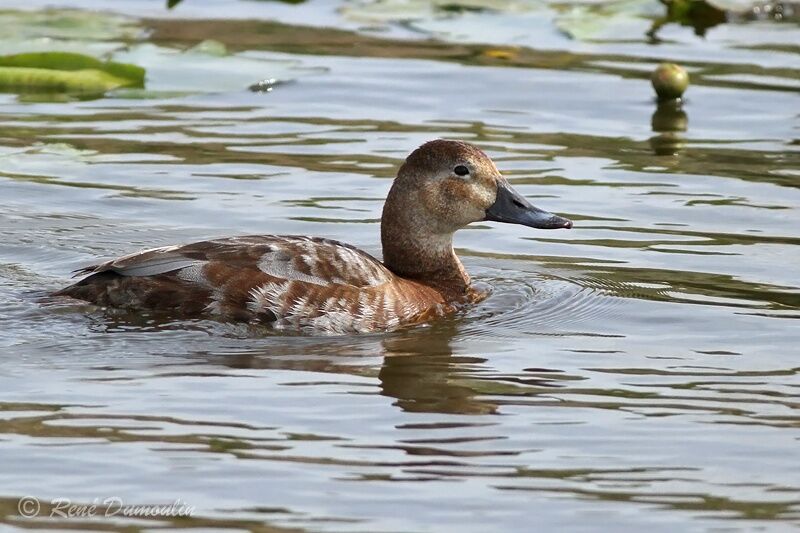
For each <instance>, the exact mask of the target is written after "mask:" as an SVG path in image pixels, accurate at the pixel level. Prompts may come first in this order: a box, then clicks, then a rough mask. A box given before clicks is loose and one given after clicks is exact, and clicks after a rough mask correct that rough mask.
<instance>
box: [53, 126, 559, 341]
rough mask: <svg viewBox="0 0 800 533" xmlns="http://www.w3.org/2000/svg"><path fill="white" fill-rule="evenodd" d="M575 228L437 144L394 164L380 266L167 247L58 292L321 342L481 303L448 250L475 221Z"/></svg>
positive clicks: (325, 253)
mask: <svg viewBox="0 0 800 533" xmlns="http://www.w3.org/2000/svg"><path fill="white" fill-rule="evenodd" d="M479 220H498V221H502V222H512V223H519V224H525V225H529V226H533V227H544V228H553V227H571V225H572V224H571V222H569V221H568V220H566V219H563V218H561V217H557V216H555V215H551V214H550V213H545V212H543V211H540V210H538V209H536V208H534V207H533V206H531V205H530V204H528V203H527V201H525V200H524V198H522V197H521V196H519V195H518V194H517V193H516V192H514V191H513V189H511V188H510V186H509V185H508V183H507V182H506V181H505V179H504V178H503V177H502V176H501V175H500V173H499V172H498V171H497V168H496V167H495V166H494V163H493V162H492V161H491V159H490V158H489V157H488V156H487V155H486V154H484V153H483V152H482V151H481V150H479V149H478V148H477V147H475V146H473V145H471V144H467V143H463V142H458V141H446V140H436V141H431V142H428V143H426V144H424V145H422V146H421V147H420V148H418V149H417V150H415V151H414V152H413V153H412V154H411V155H410V156H409V157H408V159H407V160H406V162H405V163H404V164H403V165H402V167H401V168H400V170H399V172H398V176H397V179H396V180H395V182H394V183H393V185H392V188H391V190H390V191H389V196H388V197H387V200H386V204H385V206H384V210H383V217H382V219H381V242H382V245H383V255H384V261H383V263H381V262H380V261H378V260H377V259H375V258H374V257H372V256H370V255H369V254H367V253H365V252H362V251H361V250H358V249H357V248H354V247H353V246H350V245H347V244H343V243H341V242H338V241H332V240H328V239H321V238H312V237H303V236H278V235H254V236H246V237H230V238H226V239H217V240H211V241H203V242H197V243H193V244H187V245H183V246H166V247H162V248H155V249H152V250H146V251H143V252H139V253H135V254H131V255H126V256H123V257H120V258H118V259H114V260H111V261H108V262H105V263H102V264H99V265H93V266H89V267H86V268H84V269H81V270H80V271H78V275H80V274H88V277H86V278H84V279H83V280H81V281H79V282H78V283H76V284H74V285H71V286H69V287H66V288H65V289H63V290H61V291H59V292H57V293H56V295H59V296H70V297H73V298H77V299H81V300H86V301H89V302H92V303H95V304H97V305H102V306H110V307H122V308H128V309H133V310H143V309H148V310H156V311H168V312H171V313H175V314H178V315H180V316H186V317H200V316H209V317H216V318H220V319H224V320H235V321H246V322H263V323H270V324H272V325H273V326H274V327H275V328H276V329H292V330H305V331H313V332H319V333H335V334H336V333H338V334H341V333H356V332H368V331H379V330H391V329H395V328H397V327H399V326H402V325H405V324H414V323H419V322H422V321H426V320H429V319H431V318H434V317H437V316H442V315H445V314H448V313H451V312H453V311H455V310H456V309H457V308H458V307H459V306H460V305H463V304H466V303H469V302H473V301H475V300H476V299H478V298H479V297H480V296H479V295H478V294H477V293H476V292H475V291H473V290H472V289H471V287H470V278H469V275H468V274H467V273H466V271H465V270H464V267H463V266H462V264H461V261H459V259H458V257H457V256H456V255H455V252H454V251H453V242H452V238H453V233H454V232H455V231H456V230H458V229H459V228H462V227H464V226H466V225H467V224H469V223H471V222H476V221H479Z"/></svg>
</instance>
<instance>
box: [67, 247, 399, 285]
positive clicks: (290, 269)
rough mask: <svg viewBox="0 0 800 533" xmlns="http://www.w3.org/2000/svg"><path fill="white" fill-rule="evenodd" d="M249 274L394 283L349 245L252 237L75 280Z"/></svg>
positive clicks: (137, 260)
mask: <svg viewBox="0 0 800 533" xmlns="http://www.w3.org/2000/svg"><path fill="white" fill-rule="evenodd" d="M229 269H238V270H252V271H255V272H260V273H263V274H266V275H267V276H269V277H271V278H276V279H279V280H283V281H301V282H305V283H311V284H314V285H320V286H329V285H349V286H352V287H356V288H366V287H374V286H377V285H382V284H383V283H387V282H389V281H391V280H392V273H391V272H390V271H389V270H388V269H387V268H386V267H385V266H383V264H382V263H381V262H380V261H378V260H377V259H375V258H374V257H372V256H371V255H369V254H367V253H366V252H363V251H361V250H359V249H358V248H355V247H353V246H351V245H348V244H345V243H342V242H339V241H334V240H330V239H321V238H313V237H303V236H293V235H287V236H283V235H251V236H243V237H229V238H225V239H216V240H211V241H201V242H196V243H192V244H186V245H182V246H164V247H160V248H152V249H149V250H143V251H141V252H137V253H133V254H129V255H124V256H122V257H119V258H117V259H112V260H111V261H106V262H105V263H100V264H96V265H91V266H87V267H84V268H81V269H79V270H76V271H75V275H76V276H81V275H88V274H99V273H103V272H113V273H116V274H119V275H121V276H126V277H146V276H157V275H160V274H167V273H171V272H174V273H176V274H177V275H178V277H180V278H182V279H187V280H191V278H192V277H193V276H194V277H199V276H205V277H206V278H209V277H216V276H214V275H213V274H214V271H215V270H229Z"/></svg>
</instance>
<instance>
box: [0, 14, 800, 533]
mask: <svg viewBox="0 0 800 533" xmlns="http://www.w3.org/2000/svg"><path fill="white" fill-rule="evenodd" d="M4 4H12V5H10V6H9V5H4V6H3V7H5V8H14V7H16V6H15V5H14V3H9V2H6V3H4ZM38 4H39V3H38V2H29V3H28V4H27V5H26V6H25V8H26V9H31V8H36V7H38ZM42 4H44V3H42ZM48 4H52V2H48ZM195 4H197V5H195ZM643 4H644V3H643ZM71 5H72V6H77V7H83V8H89V7H93V6H97V5H98V4H97V3H96V2H91V1H85V2H72V3H71ZM392 5H393V4H392ZM415 5H416V4H415ZM519 5H520V4H512V3H503V2H495V3H493V6H494V9H493V10H490V11H485V12H475V11H472V10H465V11H463V12H455V11H453V10H450V11H444V12H442V11H438V12H430V11H429V10H427V8H424V5H423V7H422V8H420V7H419V5H416V6H417V7H416V8H417V9H419V10H421V11H422V12H417V11H414V12H412V14H408V13H403V12H401V13H400V14H397V13H393V12H389V13H388V14H387V12H386V10H387V9H388V8H386V9H384V11H381V10H380V9H377V8H376V7H375V6H371V5H368V3H366V2H358V3H356V2H353V3H344V4H340V3H335V2H310V3H305V4H301V5H287V4H282V3H253V2H237V3H231V2H208V3H205V2H191V1H189V0H187V2H186V5H183V4H181V5H180V6H179V7H178V9H177V10H176V11H174V12H171V13H169V14H167V13H165V12H163V11H161V6H160V5H156V4H154V3H152V2H137V1H132V0H131V1H126V2H120V3H119V4H117V3H115V4H114V8H115V9H118V10H119V12H120V13H121V15H118V17H121V18H117V19H114V20H115V23H114V24H111V23H110V22H109V20H108V18H107V17H106V18H101V19H100V22H101V23H98V24H97V25H96V28H95V29H94V30H93V31H97V28H102V29H103V30H104V31H106V32H110V34H108V35H102V36H97V37H95V39H94V40H89V41H87V40H86V37H85V32H86V31H88V30H86V29H85V28H84V29H81V30H80V31H78V30H74V33H77V34H78V37H76V36H75V35H70V34H69V32H70V31H72V30H70V29H69V28H70V27H71V26H70V24H72V25H75V24H77V23H76V22H75V20H74V15H72V16H73V19H70V20H71V22H70V24H66V23H65V24H62V25H61V26H62V29H61V30H59V31H62V32H66V35H61V36H60V37H61V38H62V39H67V40H66V41H62V42H61V43H60V45H61V46H64V47H67V48H69V47H71V48H77V49H95V50H101V49H102V50H116V52H115V57H118V58H120V59H123V60H124V59H128V60H131V61H134V60H135V61H136V62H139V63H141V64H144V65H145V66H146V67H148V69H149V71H150V72H151V73H152V76H155V78H153V79H151V80H150V83H149V89H150V91H149V92H147V93H144V94H136V93H134V92H125V91H122V92H120V93H117V94H114V95H110V96H109V97H106V98H103V99H96V100H88V101H80V100H74V101H67V102H59V101H53V97H52V96H50V97H42V96H37V95H33V96H22V97H18V96H16V95H10V94H5V95H0V106H2V107H0V123H2V133H0V235H2V245H0V301H1V302H2V304H0V320H2V330H0V347H2V352H1V353H2V357H0V391H2V392H0V457H1V458H2V462H0V473H2V476H0V523H2V524H3V525H4V526H6V527H9V526H10V527H13V526H17V527H26V528H28V527H43V526H45V525H48V526H55V527H60V528H65V527H72V528H76V527H77V528H83V527H89V526H93V527H98V525H101V526H102V527H103V528H104V529H122V528H126V527H134V526H135V527H159V526H163V525H168V526H170V527H193V528H201V527H203V528H208V529H211V528H238V529H245V530H247V529H252V530H262V531H263V530H269V531H278V530H283V529H284V528H290V529H291V528H298V529H308V530H319V531H475V532H484V531H489V530H507V531H511V530H518V531H530V530H532V529H536V530H541V531H550V530H555V529H558V530H565V531H586V530H592V529H596V528H602V529H604V530H612V531H640V530H642V529H643V528H648V530H651V531H676V530H680V531H710V530H726V531H753V530H762V531H783V530H789V529H790V528H791V527H792V525H795V526H796V525H797V524H798V523H800V466H799V465H800V453H798V449H800V448H799V447H798V437H799V436H800V433H798V425H799V424H800V418H799V417H798V414H797V413H798V411H797V409H798V406H799V402H798V386H800V380H798V377H797V376H798V371H800V362H799V361H800V351H798V348H797V346H798V341H800V329H798V318H800V276H798V267H797V264H798V260H799V259H800V252H798V245H799V244H800V237H798V229H800V192H799V189H798V187H797V183H798V179H800V149H799V146H800V120H798V118H799V117H800V115H798V109H800V106H798V94H797V93H798V89H800V84H798V79H800V58H799V56H798V53H799V52H800V48H798V47H797V45H796V44H792V43H797V42H800V28H799V27H798V24H797V22H796V20H787V21H783V22H774V21H766V20H755V21H751V20H748V19H747V18H746V17H741V18H740V19H737V20H736V21H734V22H732V23H728V24H725V25H722V26H717V27H715V28H712V29H710V30H708V33H707V35H706V37H705V39H701V38H699V37H696V36H695V35H694V34H693V31H692V29H691V28H687V27H682V26H678V25H675V24H672V25H668V26H665V27H664V28H662V29H661V30H660V32H659V38H660V39H661V42H660V43H659V44H651V41H650V40H649V39H648V38H647V37H646V36H645V31H646V30H647V28H648V27H649V24H650V22H649V20H647V19H642V18H637V16H634V15H636V14H637V13H638V12H637V13H634V14H633V15H630V14H628V15H625V16H624V17H623V16H622V15H618V17H617V18H616V19H614V20H615V22H614V24H618V23H619V21H620V20H621V21H622V23H620V25H619V26H614V25H612V24H611V22H607V21H606V22H603V23H601V24H595V29H594V30H592V26H591V24H588V25H585V26H588V30H587V28H586V27H583V26H582V27H580V28H578V29H577V30H575V31H576V32H578V33H580V35H581V36H582V38H581V39H570V38H569V37H567V36H566V35H565V34H564V33H559V31H558V30H557V29H556V28H558V27H562V29H563V27H565V26H564V25H565V24H567V23H565V22H564V20H565V19H564V18H563V15H559V13H561V11H559V10H562V8H563V5H557V4H553V5H552V6H551V5H546V4H536V5H533V4H531V5H526V7H525V8H524V9H523V8H520V7H519ZM515 6H516V7H515ZM559 6H561V7H559ZM102 7H105V8H108V7H110V6H109V5H105V4H104V5H103V6H102ZM384 7H385V6H384ZM390 7H391V6H390ZM651 8H652V6H651V7H650V8H648V9H651ZM652 9H655V11H658V7H657V5H656V7H655V8H652ZM652 9H651V10H652ZM389 11H390V10H389ZM562 11H563V10H562ZM645 11H646V12H647V13H649V11H647V10H645ZM59 13H61V12H51V13H50V14H49V15H47V16H50V17H53V16H59ZM354 13H355V14H354ZM5 16H8V17H16V18H15V19H13V20H16V21H17V22H16V23H15V24H11V25H8V27H14V28H17V29H19V31H18V32H17V34H16V36H15V37H13V39H12V38H8V39H7V40H5V41H0V46H1V47H2V49H3V50H4V53H6V52H5V51H16V50H18V49H21V48H24V47H25V46H43V45H41V41H37V40H36V39H39V38H41V34H42V32H44V33H45V34H46V33H47V32H52V31H55V30H53V29H52V27H50V26H48V24H46V23H45V24H43V25H41V27H40V26H37V25H36V24H35V23H34V22H31V20H30V19H29V18H25V17H29V15H22V14H20V12H14V11H12V12H10V14H9V12H7V13H6V14H5ZM137 17H139V18H137ZM251 17H256V19H254V20H241V19H247V18H251ZM559 17H561V18H559ZM626 17H627V18H626ZM78 18H79V19H81V20H83V19H88V16H87V15H85V14H82V15H79V16H78ZM227 18H229V19H230V20H226V19H227ZM258 18H261V19H262V20H257V19H258ZM23 19H24V21H25V22H24V24H23V23H22V22H19V21H21V20H23ZM267 19H269V20H267ZM580 20H584V19H580ZM86 24H89V22H86ZM559 25H560V26H559ZM328 26H335V27H336V28H337V29H327V28H326V27H328ZM567 27H569V25H568V24H567ZM20 28H22V29H20ZM598 28H599V30H602V31H601V32H600V33H599V34H598V33H593V34H590V35H588V36H586V35H585V34H586V32H587V31H589V30H592V31H595V32H597V31H599V30H598ZM609 28H612V29H609ZM614 28H617V29H616V30H614ZM23 30H24V31H23ZM612 30H613V31H612ZM82 32H83V33H82ZM581 32H583V33H581ZM603 32H605V33H603ZM21 34H24V35H21ZM429 37H435V38H436V39H437V40H434V41H432V40H429ZM211 38H213V39H216V40H218V41H221V42H223V43H224V44H225V45H226V46H227V47H228V50H229V52H230V53H231V54H235V55H228V56H222V57H212V56H211V55H210V54H206V55H203V53H200V52H196V53H193V54H194V55H191V54H190V55H186V54H184V55H175V54H177V53H178V52H176V50H182V49H186V48H189V47H191V46H195V45H196V44H197V43H198V42H200V41H201V40H203V39H211ZM14 39H16V40H14ZM143 42H146V43H148V44H147V45H146V46H145V45H143V44H141V43H143ZM31 43H33V44H31ZM123 44H124V45H125V46H127V48H128V49H127V50H122V49H121V46H122V45H123ZM170 54H172V55H170ZM356 56H358V57H356ZM170 58H172V59H170ZM176 58H177V59H176ZM663 58H668V59H677V60H681V61H682V62H684V63H685V64H686V65H687V67H689V69H690V70H691V72H692V75H693V86H692V87H691V89H690V92H689V94H688V100H687V102H686V104H685V105H684V108H683V114H681V113H680V112H675V111H670V110H669V109H667V110H661V111H660V112H659V111H658V110H657V106H656V105H655V103H654V102H653V101H652V96H651V89H650V87H649V84H648V83H647V81H646V79H645V78H646V73H647V72H648V71H649V70H650V68H652V66H653V65H654V64H655V63H657V62H658V61H660V60H661V59H663ZM171 60H172V62H170V61H171ZM262 78H277V79H279V80H283V81H286V82H287V83H284V84H280V85H277V86H276V87H275V89H274V90H273V91H271V92H268V93H253V92H249V91H246V90H244V87H245V86H246V83H243V80H250V81H251V82H256V81H258V80H259V79H262ZM204 80H205V81H207V83H206V82H205V81H204ZM248 83H249V82H248ZM229 85H230V86H229ZM657 113H660V114H658V115H657V116H655V117H654V115H655V114H657ZM653 124H656V127H655V129H656V130H673V131H654V127H653ZM664 124H666V126H664ZM676 124H677V126H676ZM681 124H684V126H681ZM682 129H685V131H681V130H682ZM675 130H676V131H675ZM439 136H446V137H453V138H460V139H464V140H468V141H471V142H475V143H478V144H479V145H480V146H482V147H483V148H485V149H486V151H487V152H488V153H489V154H490V155H491V156H492V157H493V158H494V159H495V160H496V161H497V163H498V166H499V167H500V168H501V170H503V171H504V173H505V174H506V175H507V176H509V178H510V180H511V181H512V183H513V184H514V185H515V187H516V188H518V189H519V190H520V191H522V192H523V193H524V194H525V195H526V196H528V197H529V198H530V199H531V200H532V201H533V202H534V203H535V204H536V205H538V206H540V207H543V208H545V209H548V210H550V211H553V212H556V213H559V214H563V215H565V216H568V217H570V218H572V219H573V220H574V221H575V228H574V229H573V230H571V231H552V232H545V231H538V232H537V231H535V230H530V229H528V228H523V227H516V226H502V225H496V224H476V225H474V227H471V228H469V229H467V230H464V231H462V232H460V233H459V234H458V235H457V242H456V245H457V248H458V252H459V254H460V255H461V257H462V259H463V261H464V263H465V265H466V266H467V268H468V270H469V271H470V272H471V274H472V275H473V277H474V278H475V279H476V281H478V282H480V283H482V284H484V285H488V286H490V287H492V290H493V293H492V296H491V297H490V298H489V299H488V300H486V301H485V302H483V303H481V304H480V305H478V306H476V307H475V308H473V309H470V310H469V311H467V312H465V313H464V314H462V315H460V316H457V317H453V318H451V319H448V320H442V321H439V322H437V323H435V324H430V325H427V326H420V327H415V328H410V329H406V330H402V331H398V332H395V333H391V334H373V335H363V336H350V337H335V338H314V337H298V336H272V335H265V334H264V332H263V331H254V330H252V329H248V328H246V327H243V326H237V325H230V324H219V323H214V322H210V321H187V322H181V321H176V322H172V323H167V324H164V323H153V322H151V321H149V320H148V319H147V318H141V317H136V316H130V315H125V314H117V313H104V312H102V311H99V310H97V309H93V308H91V307H89V306H83V305H79V304H68V303H65V302H63V301H61V302H59V301H52V300H50V299H48V298H47V297H46V295H47V293H48V292H49V291H52V290H54V289H57V288H59V287H62V286H63V285H65V284H67V283H68V282H69V272H70V271H71V270H73V269H76V268H78V267H80V266H83V265H85V264H87V263H90V262H92V261H94V260H96V259H98V258H108V257H112V256H115V255H119V254H123V253H128V252H131V251H135V250H137V249H140V248H145V247H151V246H158V245H164V244H172V243H176V242H189V241H192V240H196V239H204V238H211V237H217V236H224V235H233V234H249V233H259V232H261V233H287V234H308V235H320V236H325V237H330V238H335V239H341V240H345V241H348V242H351V243H353V244H356V245H358V246H360V247H362V248H364V249H365V250H367V251H369V252H371V253H376V254H377V253H379V251H380V250H379V246H378V242H379V241H378V229H379V228H378V220H379V217H380V210H381V207H382V202H383V198H384V197H385V194H386V192H387V191H388V188H389V186H390V183H391V178H392V176H393V175H394V172H395V171H396V168H397V166H398V165H399V163H400V162H401V161H402V159H403V158H404V157H405V155H406V154H407V153H408V152H409V151H410V150H411V149H413V148H414V147H416V146H418V145H419V144H421V143H422V142H424V141H425V140H428V139H431V138H435V137H439ZM656 153H658V154H665V153H667V154H668V153H672V154H673V155H656ZM26 495H30V496H34V497H36V498H38V499H39V500H40V502H41V506H42V508H41V511H40V513H39V517H38V518H35V519H29V518H23V517H21V516H20V514H19V511H18V502H19V500H20V498H21V497H23V496H26ZM106 498H118V499H119V500H120V501H123V502H124V503H125V504H167V503H170V504H171V503H172V502H175V501H176V500H179V501H180V502H184V503H185V504H187V505H190V506H193V507H194V512H193V513H192V516H191V517H188V518H187V517H184V518H169V517H167V518H149V519H144V518H124V517H121V516H117V517H114V518H104V517H101V516H95V517H93V518H91V519H89V518H81V517H73V518H64V517H61V516H59V515H57V514H56V515H55V516H54V517H52V518H48V517H47V515H49V514H50V513H51V511H52V505H53V503H52V502H53V500H54V499H69V501H70V502H73V503H76V504H91V503H93V502H94V501H102V500H104V499H106ZM101 514H102V513H101ZM270 528H272V529H270Z"/></svg>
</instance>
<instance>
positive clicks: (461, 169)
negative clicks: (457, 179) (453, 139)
mask: <svg viewBox="0 0 800 533" xmlns="http://www.w3.org/2000/svg"><path fill="white" fill-rule="evenodd" d="M453 172H455V173H456V176H466V175H467V174H469V169H468V168H467V167H465V166H464V165H458V166H457V167H456V168H454V169H453Z"/></svg>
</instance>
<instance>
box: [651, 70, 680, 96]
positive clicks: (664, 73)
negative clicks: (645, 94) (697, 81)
mask: <svg viewBox="0 0 800 533" xmlns="http://www.w3.org/2000/svg"><path fill="white" fill-rule="evenodd" d="M650 81H651V82H653V89H655V90H656V94H657V95H658V98H659V100H673V99H675V98H680V97H681V96H682V95H683V93H684V91H686V88H687V87H688V86H689V74H688V73H687V72H686V70H685V69H684V68H683V67H681V66H680V65H676V64H675V63H661V64H660V65H659V66H658V67H657V68H656V69H655V70H654V71H653V75H652V76H650Z"/></svg>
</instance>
